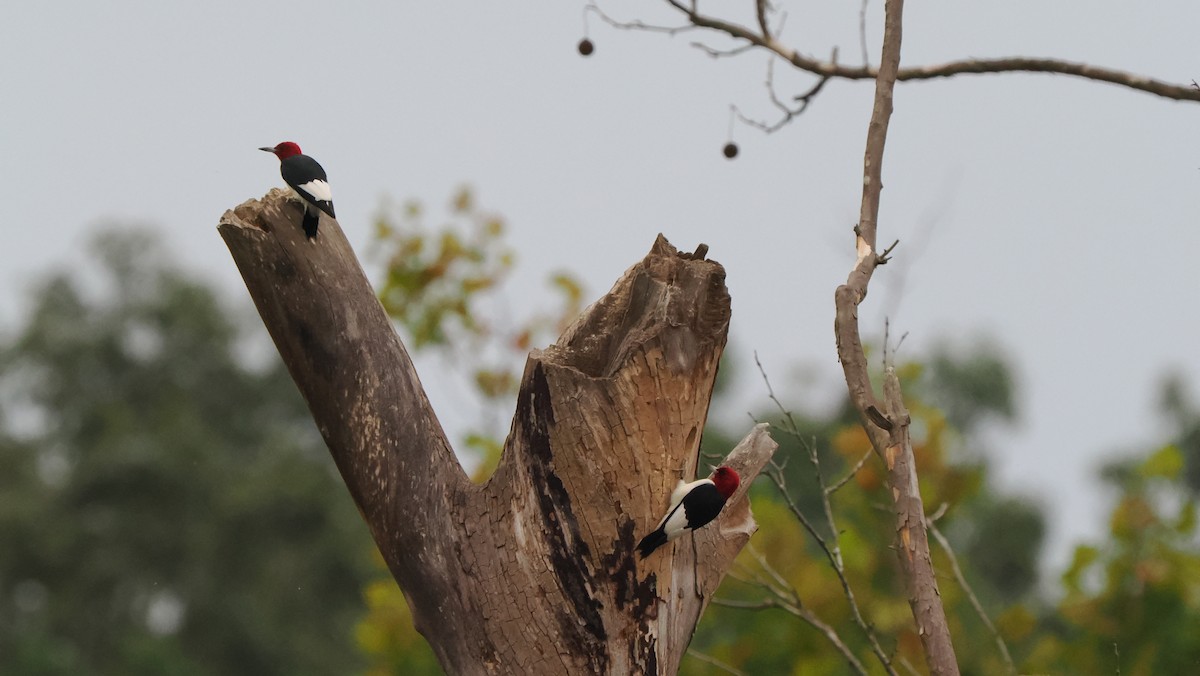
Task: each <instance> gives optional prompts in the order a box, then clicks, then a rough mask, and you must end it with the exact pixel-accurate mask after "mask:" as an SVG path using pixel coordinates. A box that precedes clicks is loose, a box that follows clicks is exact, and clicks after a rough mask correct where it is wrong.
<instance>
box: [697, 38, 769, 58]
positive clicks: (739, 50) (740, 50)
mask: <svg viewBox="0 0 1200 676" xmlns="http://www.w3.org/2000/svg"><path fill="white" fill-rule="evenodd" d="M689 44H690V45H691V46H692V47H695V48H696V49H699V50H700V51H702V52H704V53H705V54H707V55H709V56H711V57H712V58H714V59H722V58H725V57H727V56H737V55H738V54H745V53H746V52H748V51H750V50H751V49H754V45H738V46H737V47H734V48H732V49H717V48H716V47H709V46H708V45H706V44H704V43H703V42H700V41H695V42H691V43H689Z"/></svg>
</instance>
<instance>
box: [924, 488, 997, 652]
mask: <svg viewBox="0 0 1200 676" xmlns="http://www.w3.org/2000/svg"><path fill="white" fill-rule="evenodd" d="M945 510H946V503H942V506H941V508H939V509H938V514H935V515H934V516H933V517H930V518H929V519H928V523H929V532H930V533H932V534H933V538H934V539H935V540H937V543H938V546H940V547H941V548H942V551H943V552H945V554H946V559H947V560H949V561H950V570H952V571H954V579H955V580H958V586H959V587H962V590H963V591H964V592H966V594H967V600H968V601H970V602H971V607H972V608H974V609H975V614H976V615H978V616H979V619H980V620H982V621H983V626H985V627H987V630H988V631H989V632H991V634H992V638H993V639H994V640H995V641H996V647H997V648H998V649H999V650H1000V656H1001V657H1002V658H1004V666H1005V667H1006V669H1007V671H1008V673H1009V674H1016V673H1017V667H1016V665H1015V664H1013V661H1012V655H1010V654H1009V653H1008V644H1006V643H1005V642H1004V637H1003V636H1001V635H1000V632H999V631H998V630H997V629H996V625H994V624H992V620H991V618H989V617H988V615H987V613H986V612H984V610H983V605H982V604H981V603H979V598H978V597H976V596H975V590H974V589H972V588H971V585H970V584H968V583H967V578H966V576H964V575H963V572H962V568H960V567H959V565H958V557H957V556H955V555H954V549H953V548H951V547H950V541H949V540H947V539H946V536H945V535H942V531H941V529H939V528H938V527H937V523H936V522H937V518H936V517H938V516H941V515H942V514H944V513H945Z"/></svg>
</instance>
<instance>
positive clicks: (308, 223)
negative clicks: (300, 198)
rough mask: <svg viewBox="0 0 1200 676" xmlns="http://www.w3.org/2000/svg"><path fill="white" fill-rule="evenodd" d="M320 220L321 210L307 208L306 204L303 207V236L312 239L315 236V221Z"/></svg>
mask: <svg viewBox="0 0 1200 676" xmlns="http://www.w3.org/2000/svg"><path fill="white" fill-rule="evenodd" d="M320 221H321V212H319V211H315V210H312V209H309V208H308V207H307V206H306V207H305V209H304V236H305V237H307V238H309V239H314V238H315V237H316V236H317V223H319V222H320Z"/></svg>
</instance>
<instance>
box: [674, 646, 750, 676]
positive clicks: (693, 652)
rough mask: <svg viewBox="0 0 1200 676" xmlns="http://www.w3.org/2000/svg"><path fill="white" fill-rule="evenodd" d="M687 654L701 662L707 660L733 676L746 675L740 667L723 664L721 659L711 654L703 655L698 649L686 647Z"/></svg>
mask: <svg viewBox="0 0 1200 676" xmlns="http://www.w3.org/2000/svg"><path fill="white" fill-rule="evenodd" d="M687 654H688V655H690V656H692V657H695V658H696V659H698V660H700V661H701V662H707V663H709V664H711V665H713V666H714V667H716V668H718V669H720V670H722V671H724V672H726V673H729V674H735V676H746V672H744V671H742V670H740V669H735V668H733V667H731V666H729V665H728V664H725V663H724V662H722V661H721V660H719V659H717V658H715V657H713V656H712V655H705V654H704V653H702V652H700V651H699V650H696V649H695V648H688V649H687Z"/></svg>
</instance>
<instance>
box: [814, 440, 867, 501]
mask: <svg viewBox="0 0 1200 676" xmlns="http://www.w3.org/2000/svg"><path fill="white" fill-rule="evenodd" d="M873 452H874V450H873V449H869V450H867V452H866V453H863V454H862V457H861V458H859V459H858V462H856V463H854V467H852V468H851V469H850V471H849V472H847V473H846V476H844V477H842V478H841V479H838V481H837V483H835V484H833V485H832V486H830V487H829V488H826V489H825V493H826V494H827V495H833V494H834V493H836V492H838V490H839V489H840V488H841V487H842V486H845V485H846V483H847V482H849V481H850V480H851V479H853V478H854V475H856V474H858V470H860V469H862V466H863V465H865V464H866V463H867V459H868V458H870V457H871V453H873Z"/></svg>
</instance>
